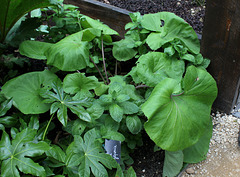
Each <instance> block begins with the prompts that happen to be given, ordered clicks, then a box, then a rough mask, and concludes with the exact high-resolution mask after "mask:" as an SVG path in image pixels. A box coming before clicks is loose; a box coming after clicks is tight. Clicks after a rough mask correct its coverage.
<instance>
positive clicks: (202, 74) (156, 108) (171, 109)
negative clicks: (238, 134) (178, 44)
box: [142, 66, 217, 151]
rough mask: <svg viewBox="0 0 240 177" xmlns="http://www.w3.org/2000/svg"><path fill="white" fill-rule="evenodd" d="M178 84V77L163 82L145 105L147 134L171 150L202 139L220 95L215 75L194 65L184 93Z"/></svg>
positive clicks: (183, 85)
mask: <svg viewBox="0 0 240 177" xmlns="http://www.w3.org/2000/svg"><path fill="white" fill-rule="evenodd" d="M178 86H179V85H178V82H177V81H176V80H174V79H165V80H163V81H161V82H160V83H159V84H158V85H157V86H156V87H155V88H154V90H153V92H152V94H151V95H150V97H149V99H148V100H147V101H146V103H144V104H143V106H142V111H143V112H144V114H145V115H146V116H147V118H148V121H147V122H146V123H145V125H144V128H145V130H146V132H147V134H148V135H149V136H150V138H151V139H152V140H153V141H154V142H155V143H156V144H157V145H158V146H159V147H161V148H162V149H164V150H168V151H177V150H183V149H185V148H187V147H190V146H192V145H193V144H195V143H196V142H197V141H198V140H199V139H200V137H201V136H202V135H203V133H204V132H205V130H206V127H207V126H208V124H209V116H210V111H211V106H212V103H213V101H214V100H215V98H216V96H217V85H216V82H215V80H214V79H213V78H212V76H211V75H210V74H209V73H208V72H207V71H205V70H201V69H198V68H196V67H194V66H190V67H188V68H187V72H186V75H185V77H184V79H183V83H182V88H183V91H182V92H179V88H178ZM176 90H178V91H176ZM176 92H178V93H176Z"/></svg>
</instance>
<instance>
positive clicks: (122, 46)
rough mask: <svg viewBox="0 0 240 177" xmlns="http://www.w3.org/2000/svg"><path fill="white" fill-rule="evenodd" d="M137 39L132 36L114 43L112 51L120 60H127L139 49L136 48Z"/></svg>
mask: <svg viewBox="0 0 240 177" xmlns="http://www.w3.org/2000/svg"><path fill="white" fill-rule="evenodd" d="M134 47H135V41H134V40H133V39H131V38H127V39H122V40H121V41H118V42H114V43H113V49H112V53H113V56H114V58H116V59H117V60H118V61H127V60H130V59H132V58H133V57H134V56H135V55H136V54H137V51H136V50H135V49H134Z"/></svg>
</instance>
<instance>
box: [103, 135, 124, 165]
mask: <svg viewBox="0 0 240 177" xmlns="http://www.w3.org/2000/svg"><path fill="white" fill-rule="evenodd" d="M105 151H106V153H107V154H110V155H111V156H112V157H113V158H114V159H115V160H116V161H117V163H119V164H120V160H121V141H116V140H107V139H105Z"/></svg>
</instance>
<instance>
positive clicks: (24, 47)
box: [19, 41, 53, 60]
mask: <svg viewBox="0 0 240 177" xmlns="http://www.w3.org/2000/svg"><path fill="white" fill-rule="evenodd" d="M52 45H53V44H50V43H47V42H40V41H24V42H22V43H21V44H20V46H19V52H20V54H21V55H24V56H27V57H29V58H33V59H39V60H44V59H47V57H46V56H45V54H44V52H45V51H46V50H47V49H48V48H50V47H51V46H52Z"/></svg>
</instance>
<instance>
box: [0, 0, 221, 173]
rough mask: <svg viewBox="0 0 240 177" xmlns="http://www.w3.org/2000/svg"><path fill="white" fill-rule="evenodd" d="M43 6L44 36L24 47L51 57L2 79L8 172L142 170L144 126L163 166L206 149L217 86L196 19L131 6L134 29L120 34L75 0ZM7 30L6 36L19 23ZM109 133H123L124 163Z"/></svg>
mask: <svg viewBox="0 0 240 177" xmlns="http://www.w3.org/2000/svg"><path fill="white" fill-rule="evenodd" d="M39 2H40V1H39ZM41 2H43V1H41ZM50 4H51V3H50ZM56 4H57V5H56ZM11 5H12V4H11V3H10V4H9V9H11V8H10V7H11ZM44 6H49V4H48V3H47V4H44ZM27 7H28V9H27ZM40 7H43V5H39V6H33V4H27V5H26V4H25V5H24V8H25V11H24V12H25V13H26V12H28V11H31V10H33V9H35V8H40ZM49 10H50V12H49ZM10 12H11V11H10ZM35 12H36V11H35ZM38 13H40V15H37V16H38V17H37V18H40V19H45V20H47V22H48V23H47V25H45V26H41V27H39V28H38V30H39V31H41V34H44V35H43V40H40V41H39V40H25V41H23V42H22V43H21V44H20V46H19V51H20V53H21V55H24V56H27V57H28V58H32V59H37V60H41V61H42V62H45V63H46V66H47V67H46V68H45V70H42V71H34V72H28V73H25V74H22V75H20V76H17V77H15V78H13V79H10V80H8V81H7V82H6V83H5V84H4V85H3V86H2V87H1V92H0V104H1V107H0V129H1V132H2V134H1V140H0V165H1V168H0V174H1V176H3V177H4V176H6V177H8V176H16V177H17V176H24V175H27V174H31V175H34V176H54V175H55V176H72V177H75V176H81V177H82V176H84V177H89V176H96V177H101V176H103V177H106V176H118V177H121V176H127V177H129V176H136V174H135V172H134V170H133V168H132V167H130V166H131V164H133V159H132V158H131V157H130V153H132V152H134V149H135V148H136V147H137V146H144V144H143V143H142V133H143V131H146V133H147V134H148V136H149V137H150V139H151V140H152V141H154V143H155V144H156V147H158V150H159V149H161V150H164V151H165V160H164V168H163V176H168V177H171V176H176V175H177V174H178V173H179V172H180V170H181V168H182V166H183V164H184V163H197V162H199V161H202V160H204V159H205V158H206V153H207V151H208V148H209V142H210V138H211V135H212V121H211V118H210V112H211V106H212V103H213V101H214V100H215V98H216V96H217V86H216V82H215V80H214V79H213V78H212V76H211V75H210V74H209V73H208V72H207V71H206V68H207V66H208V65H209V63H210V61H209V60H208V59H205V58H203V56H202V55H201V54H200V43H199V40H198V37H197V35H196V33H195V32H194V30H193V29H192V27H191V26H189V24H188V23H186V22H185V21H184V20H183V19H181V18H180V17H178V16H176V15H175V14H173V13H169V12H159V13H156V14H146V15H143V16H142V15H140V13H132V14H130V18H131V20H132V22H130V23H128V24H126V30H127V32H126V34H125V38H124V39H122V40H120V41H113V40H112V37H113V36H114V35H118V33H117V32H116V31H114V30H113V29H111V28H109V27H108V26H106V25H104V24H103V23H101V22H100V21H99V20H94V19H92V18H90V17H88V16H84V15H82V14H80V13H79V11H78V10H77V7H75V6H72V5H64V4H61V2H58V3H56V2H55V6H52V7H50V8H45V9H42V10H40V11H38ZM48 13H51V15H49V14H48ZM44 14H45V15H44ZM46 14H47V16H46ZM22 15H24V14H22ZM4 18H5V19H6V20H5V21H7V20H8V18H9V17H8V16H5V17H4ZM18 18H20V15H19V16H18ZM34 18H36V16H34ZM2 19H3V17H1V19H0V20H2ZM12 19H13V18H12ZM51 21H54V23H52V24H51V23H50V22H51ZM14 22H16V20H15V21H14ZM9 26H13V25H9ZM4 29H5V28H4ZM0 30H1V35H2V36H1V38H2V39H3V38H6V36H7V32H8V31H9V30H10V29H8V30H6V29H5V31H4V30H2V28H0ZM2 41H3V40H2ZM129 65H130V67H129ZM126 66H127V68H130V69H129V70H128V71H127V73H125V72H124V71H123V70H124V67H126ZM105 139H111V140H117V141H121V142H122V143H121V149H122V153H121V163H120V165H119V164H117V162H116V161H115V160H114V159H113V157H112V156H110V155H109V154H106V153H105V151H104V146H103V144H104V141H105ZM129 167H130V168H129Z"/></svg>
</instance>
